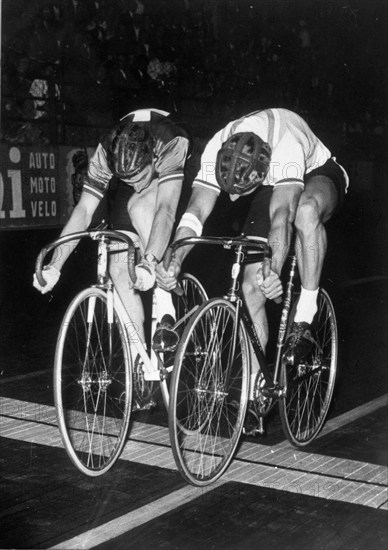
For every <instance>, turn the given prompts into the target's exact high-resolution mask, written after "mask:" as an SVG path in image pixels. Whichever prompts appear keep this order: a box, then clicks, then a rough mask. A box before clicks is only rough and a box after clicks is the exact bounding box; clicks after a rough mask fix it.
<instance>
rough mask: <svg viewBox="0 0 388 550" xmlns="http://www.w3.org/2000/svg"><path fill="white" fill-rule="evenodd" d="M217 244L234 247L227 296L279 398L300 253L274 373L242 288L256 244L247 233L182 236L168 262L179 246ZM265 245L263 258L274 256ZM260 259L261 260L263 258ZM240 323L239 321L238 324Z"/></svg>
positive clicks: (273, 394) (285, 299)
mask: <svg viewBox="0 0 388 550" xmlns="http://www.w3.org/2000/svg"><path fill="white" fill-rule="evenodd" d="M198 243H200V244H216V245H221V246H223V247H224V248H226V249H232V248H233V249H234V263H233V265H232V269H231V276H230V288H229V290H228V293H227V294H226V295H225V296H224V298H225V299H227V300H229V301H230V302H231V303H233V304H234V306H235V308H236V314H237V319H239V320H241V321H242V323H243V324H244V328H245V329H246V333H247V336H248V339H249V341H250V343H251V346H252V349H253V352H254V354H255V356H256V358H257V360H258V362H259V365H260V369H261V372H262V375H263V377H264V380H265V390H264V391H265V392H266V394H268V397H270V398H278V397H281V396H282V395H284V392H285V391H286V390H285V388H280V387H279V383H278V379H279V371H280V364H281V360H282V350H283V346H284V342H285V337H286V330H287V324H288V319H289V315H290V310H291V305H292V291H293V287H294V281H295V276H296V269H297V267H296V265H297V260H296V254H295V253H292V254H291V255H290V262H291V264H290V268H289V276H288V280H287V283H286V291H285V294H284V297H283V300H282V313H281V319H280V324H279V329H278V335H277V342H276V359H275V368H274V371H273V373H272V372H271V370H270V368H269V365H268V361H267V358H266V356H265V353H264V350H263V347H262V345H261V343H260V340H259V337H258V334H257V332H256V330H255V327H254V323H253V321H252V318H251V315H250V313H249V311H248V308H247V305H246V303H245V299H244V296H243V294H242V291H241V284H240V280H241V266H242V265H244V261H245V256H246V254H245V253H246V250H247V249H249V248H250V247H251V248H252V247H254V244H253V242H252V241H249V240H248V239H247V238H246V237H244V235H242V236H241V237H237V238H227V237H189V238H186V239H181V240H180V241H177V242H176V243H173V245H171V247H170V249H169V251H168V254H166V258H167V260H166V263H167V264H168V263H169V262H170V260H171V257H172V255H173V253H174V251H175V249H176V248H178V246H184V245H192V244H198ZM260 244H261V246H259V245H258V247H257V249H258V250H259V253H261V254H262V256H263V258H265V257H267V258H268V257H270V253H271V252H270V247H269V246H268V245H267V244H265V243H263V242H261V243H260ZM257 261H261V258H260V259H258V260H257ZM237 326H238V324H237Z"/></svg>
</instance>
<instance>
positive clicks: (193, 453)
mask: <svg viewBox="0 0 388 550" xmlns="http://www.w3.org/2000/svg"><path fill="white" fill-rule="evenodd" d="M196 244H205V245H217V246H222V247H223V248H224V249H229V250H231V251H232V253H233V265H232V267H231V273H230V283H229V289H228V290H227V292H226V293H225V295H223V296H220V297H215V298H211V299H208V300H206V301H204V302H203V303H202V305H200V306H199V307H198V309H197V310H196V311H195V312H194V313H193V314H192V316H191V317H190V319H189V321H188V323H187V325H186V327H185V329H184V331H183V334H182V337H181V339H180V342H179V345H178V348H177V351H176V355H175V361H174V368H173V373H172V380H171V385H170V403H169V415H168V417H169V433H170V440H171V446H172V450H173V454H174V458H175V461H176V463H177V465H178V468H179V470H180V472H181V473H182V475H183V477H184V478H185V479H186V480H187V481H188V482H189V483H191V484H192V485H196V486H204V485H208V484H210V483H212V482H214V481H216V480H217V479H219V477H220V476H221V475H222V474H223V473H224V472H225V470H226V469H227V467H228V465H229V463H230V461H231V460H232V458H233V455H234V453H235V451H236V447H237V445H238V442H239V439H240V435H241V433H242V430H243V426H244V420H245V417H246V412H247V404H248V396H249V389H250V388H249V385H250V380H251V353H253V354H255V356H256V357H257V360H258V362H259V365H260V367H259V370H258V373H257V375H256V377H255V378H254V377H252V378H254V389H253V395H254V402H253V405H254V409H255V413H256V415H257V417H258V418H259V419H261V421H262V419H264V418H265V417H266V416H267V415H268V413H269V411H270V410H271V409H272V408H273V407H274V405H275V404H278V407H279V413H280V419H281V424H282V428H283V430H284V433H285V435H286V437H287V438H288V440H289V441H290V442H291V443H292V444H293V445H294V446H296V447H304V446H306V445H308V444H309V443H311V442H312V441H313V440H314V439H315V438H316V437H317V435H318V433H319V431H320V430H321V428H322V426H323V424H324V422H325V418H326V416H327V413H328V410H329V406H330V402H331V399H332V395H333V389H334V385H335V379H336V371H337V352H338V349H337V348H338V338H337V322H336V317H335V312H334V308H333V304H332V302H331V300H330V297H329V295H328V293H327V291H326V290H324V289H322V288H321V289H320V291H319V296H318V312H317V314H316V316H315V318H314V323H313V327H314V331H315V340H314V345H313V349H312V351H311V353H309V354H308V355H307V356H306V357H305V358H303V360H301V361H300V362H299V363H297V364H289V363H287V361H286V360H285V358H284V351H283V350H284V344H285V342H286V338H287V335H288V334H289V331H290V327H291V324H292V320H293V318H294V315H295V307H296V303H297V300H298V296H299V288H298V287H299V283H298V277H297V258H296V254H295V251H293V252H292V253H291V255H290V258H289V262H288V264H287V265H288V267H287V270H286V271H287V282H286V285H285V292H284V294H283V299H282V306H281V315H280V321H279V326H278V330H277V337H276V352H275V354H274V355H275V358H274V362H273V364H270V363H269V361H268V360H267V358H266V355H265V353H264V350H263V348H262V346H261V344H260V340H259V338H258V335H257V332H256V330H255V327H254V324H253V322H252V319H251V317H250V314H249V311H248V309H247V306H246V304H245V301H244V297H243V295H242V292H241V290H240V287H241V273H242V267H243V266H244V264H245V263H246V262H252V261H253V262H256V261H263V260H267V259H268V260H269V259H270V254H271V251H270V248H269V246H268V245H267V244H266V243H265V242H262V241H260V240H257V238H248V237H244V236H240V237H236V238H228V237H191V238H186V239H182V240H178V241H177V242H175V243H173V244H172V245H171V246H170V248H169V249H168V250H167V253H166V255H165V265H166V266H167V265H168V264H169V262H170V260H171V258H172V257H173V256H174V252H175V250H176V248H177V247H179V246H183V245H196Z"/></svg>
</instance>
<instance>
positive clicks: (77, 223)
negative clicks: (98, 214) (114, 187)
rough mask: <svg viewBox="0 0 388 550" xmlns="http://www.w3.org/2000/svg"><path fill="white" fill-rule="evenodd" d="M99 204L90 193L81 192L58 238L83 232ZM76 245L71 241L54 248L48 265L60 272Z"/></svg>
mask: <svg viewBox="0 0 388 550" xmlns="http://www.w3.org/2000/svg"><path fill="white" fill-rule="evenodd" d="M99 202H100V200H99V199H97V198H96V197H94V196H93V195H91V194H90V193H85V192H83V193H82V194H81V198H80V200H79V202H78V204H77V205H76V206H75V208H74V210H73V212H72V214H71V216H70V219H69V221H68V222H67V223H66V225H65V227H64V228H63V230H62V232H61V235H60V236H61V237H63V236H65V235H69V234H70V233H76V232H78V231H85V230H86V229H87V228H88V227H89V225H90V223H91V221H92V217H93V214H94V212H95V210H96V208H97V206H98V204H99ZM77 244H78V241H71V242H70V243H66V244H65V245H62V246H59V247H58V248H56V249H55V252H54V255H53V258H52V260H51V261H50V265H52V266H54V267H56V268H57V269H58V270H59V271H60V270H61V268H62V266H63V264H64V263H65V262H66V260H67V258H68V257H69V256H70V254H71V253H72V252H73V250H74V248H75V247H76V246H77Z"/></svg>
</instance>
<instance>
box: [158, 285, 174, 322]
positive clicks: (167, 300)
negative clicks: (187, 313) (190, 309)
mask: <svg viewBox="0 0 388 550" xmlns="http://www.w3.org/2000/svg"><path fill="white" fill-rule="evenodd" d="M154 299H155V301H156V321H157V322H159V321H160V320H161V319H162V317H163V315H171V317H173V318H174V319H175V315H176V313H175V308H174V304H173V303H172V297H171V292H167V291H166V290H163V289H162V288H159V287H156V288H155V290H154Z"/></svg>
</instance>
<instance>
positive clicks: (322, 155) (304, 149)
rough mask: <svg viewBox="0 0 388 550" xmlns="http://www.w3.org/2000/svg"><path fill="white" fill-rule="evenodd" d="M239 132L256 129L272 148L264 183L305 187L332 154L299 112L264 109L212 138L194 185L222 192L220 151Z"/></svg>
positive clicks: (228, 126)
mask: <svg viewBox="0 0 388 550" xmlns="http://www.w3.org/2000/svg"><path fill="white" fill-rule="evenodd" d="M238 132H253V133H255V134H256V135H258V136H259V137H260V138H261V139H262V140H264V141H266V142H267V143H268V144H269V145H270V147H271V149H272V156H271V163H270V169H269V172H268V174H267V176H266V178H265V180H264V182H263V185H269V186H275V185H276V186H281V185H299V186H301V187H304V179H305V175H307V174H308V173H309V172H311V171H312V170H315V169H316V168H319V167H320V166H323V165H324V164H325V163H326V161H327V160H328V159H329V158H331V153H330V151H329V149H327V147H325V145H323V143H322V142H321V141H320V140H319V139H318V138H317V136H316V135H315V134H314V133H313V132H312V131H311V129H310V127H309V126H308V124H307V123H306V122H305V121H304V120H303V118H301V117H300V116H299V115H297V114H296V113H294V112H292V111H289V110H287V109H265V110H263V111H256V112H254V113H250V114H249V115H246V116H243V117H241V118H239V119H237V120H234V121H232V122H230V123H229V124H227V125H226V126H225V128H223V129H222V130H220V131H219V132H217V133H216V134H215V135H214V136H213V138H212V139H210V141H209V142H208V144H207V145H206V147H205V150H204V152H203V154H202V157H201V168H200V171H199V172H198V174H197V176H196V178H195V179H194V182H193V186H197V187H205V188H207V189H212V190H213V191H215V192H216V193H218V194H219V193H220V192H221V188H220V186H219V184H218V182H217V179H216V171H215V166H216V159H217V153H218V151H219V150H220V149H221V146H222V144H223V143H224V142H225V141H226V140H227V139H229V138H230V137H231V136H232V135H234V134H236V133H238ZM347 186H348V180H347V181H346V187H347ZM233 197H234V198H238V195H234V196H233Z"/></svg>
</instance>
